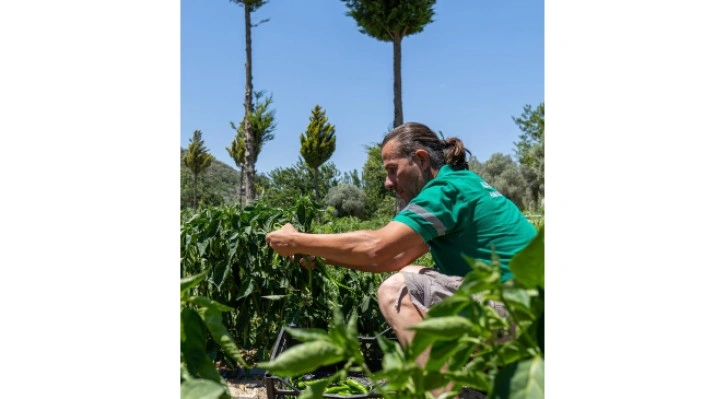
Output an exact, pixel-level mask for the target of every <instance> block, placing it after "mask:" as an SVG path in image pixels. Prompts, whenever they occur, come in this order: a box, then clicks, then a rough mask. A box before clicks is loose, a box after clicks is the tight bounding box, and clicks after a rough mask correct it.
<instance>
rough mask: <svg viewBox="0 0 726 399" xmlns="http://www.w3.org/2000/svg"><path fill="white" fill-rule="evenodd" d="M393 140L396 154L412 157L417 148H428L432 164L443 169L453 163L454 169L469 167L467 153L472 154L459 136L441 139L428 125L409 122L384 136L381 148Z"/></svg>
mask: <svg viewBox="0 0 726 399" xmlns="http://www.w3.org/2000/svg"><path fill="white" fill-rule="evenodd" d="M391 140H395V141H396V143H397V144H398V146H397V147H396V154H398V155H401V156H406V157H410V156H411V154H413V153H414V152H416V150H421V149H422V150H426V152H428V153H429V158H431V166H432V167H434V168H435V169H441V167H442V166H444V165H451V167H452V168H453V169H454V170H462V169H469V164H468V163H467V162H466V153H467V152H468V153H469V154H471V152H470V151H469V150H467V149H466V148H465V147H464V142H462V141H461V140H460V139H459V138H458V137H449V138H447V139H444V140H441V139H440V138H439V137H438V136H436V133H434V132H433V131H431V129H429V128H428V126H426V125H424V124H422V123H418V122H407V123H404V124H403V125H400V126H398V127H397V128H395V129H393V130H391V131H390V132H388V134H387V135H386V137H384V138H383V142H382V143H381V148H383V146H385V145H386V143H388V142H389V141H391Z"/></svg>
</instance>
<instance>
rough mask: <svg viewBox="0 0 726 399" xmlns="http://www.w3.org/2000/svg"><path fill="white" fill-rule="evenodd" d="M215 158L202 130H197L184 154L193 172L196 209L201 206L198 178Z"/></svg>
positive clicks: (193, 201)
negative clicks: (206, 144) (203, 138)
mask: <svg viewBox="0 0 726 399" xmlns="http://www.w3.org/2000/svg"><path fill="white" fill-rule="evenodd" d="M213 158H214V157H212V154H210V153H209V150H207V147H206V146H205V145H204V140H202V131H201V130H195V131H194V135H193V137H192V138H191V139H189V147H188V148H187V153H186V155H185V156H184V165H185V166H186V167H187V168H189V170H191V172H192V182H193V187H194V197H193V200H192V206H193V207H194V209H195V210H196V209H197V207H198V206H199V203H198V193H197V190H198V185H197V180H198V178H199V175H200V174H201V173H202V172H203V171H204V170H205V169H207V168H208V167H209V165H211V164H212V159H213Z"/></svg>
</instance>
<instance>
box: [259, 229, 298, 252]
mask: <svg viewBox="0 0 726 399" xmlns="http://www.w3.org/2000/svg"><path fill="white" fill-rule="evenodd" d="M295 234H298V231H297V229H296V228H295V226H293V225H291V224H290V223H287V224H286V225H284V226H282V228H281V229H279V230H276V231H273V232H270V233H267V235H266V236H265V241H267V245H269V246H270V248H272V250H273V251H275V252H277V253H278V254H280V255H282V256H293V255H295V248H294V243H293V236H294V235H295Z"/></svg>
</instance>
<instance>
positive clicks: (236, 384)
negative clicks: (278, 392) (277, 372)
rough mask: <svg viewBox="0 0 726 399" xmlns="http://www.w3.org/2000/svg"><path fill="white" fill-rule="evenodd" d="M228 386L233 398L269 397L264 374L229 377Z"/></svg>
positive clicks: (256, 398) (259, 398) (253, 398)
mask: <svg viewBox="0 0 726 399" xmlns="http://www.w3.org/2000/svg"><path fill="white" fill-rule="evenodd" d="M227 386H228V387H229V393H230V395H232V399H267V389H266V388H265V381H264V379H263V376H252V377H247V378H242V379H228V380H227Z"/></svg>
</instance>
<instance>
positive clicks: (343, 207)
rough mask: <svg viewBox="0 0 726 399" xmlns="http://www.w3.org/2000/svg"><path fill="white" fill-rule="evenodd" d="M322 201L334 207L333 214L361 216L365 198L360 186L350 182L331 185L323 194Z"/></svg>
mask: <svg viewBox="0 0 726 399" xmlns="http://www.w3.org/2000/svg"><path fill="white" fill-rule="evenodd" d="M323 203H324V204H325V205H326V206H332V207H333V208H335V216H336V217H343V216H355V217H358V218H362V217H363V215H364V214H365V206H366V198H365V193H364V192H363V190H361V189H360V188H358V187H356V186H354V185H352V184H341V185H338V186H335V187H332V188H331V189H330V190H329V191H328V194H327V195H325V199H324V200H323Z"/></svg>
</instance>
